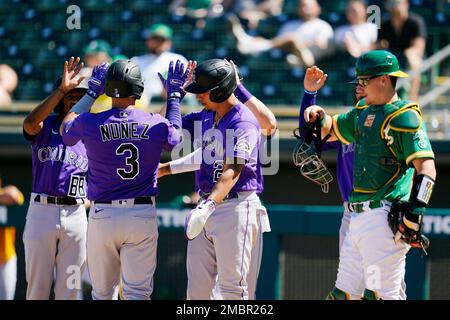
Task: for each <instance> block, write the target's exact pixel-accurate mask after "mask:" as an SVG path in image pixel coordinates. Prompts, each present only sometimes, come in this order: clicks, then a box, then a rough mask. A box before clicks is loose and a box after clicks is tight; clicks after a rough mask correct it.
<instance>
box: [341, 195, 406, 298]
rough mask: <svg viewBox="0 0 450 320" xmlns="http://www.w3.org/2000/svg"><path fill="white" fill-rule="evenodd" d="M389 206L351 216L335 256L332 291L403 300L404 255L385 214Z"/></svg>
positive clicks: (403, 249)
mask: <svg viewBox="0 0 450 320" xmlns="http://www.w3.org/2000/svg"><path fill="white" fill-rule="evenodd" d="M389 210H390V205H389V204H388V203H385V204H384V206H383V207H382V208H377V209H372V210H370V211H367V212H362V213H352V214H351V218H350V224H349V229H348V233H347V234H346V236H345V239H344V243H343V245H342V249H341V252H340V257H339V268H338V275H337V280H336V285H335V286H336V288H338V289H340V290H343V291H345V292H348V293H349V294H350V295H351V296H352V297H361V296H362V294H363V292H364V289H369V290H373V291H376V292H377V293H378V296H379V297H380V298H382V299H384V300H399V299H405V298H406V296H405V284H404V277H405V267H406V254H407V252H408V250H409V248H410V246H409V245H407V244H406V243H404V242H398V243H395V242H394V240H393V233H392V230H391V229H390V228H389V225H388V221H387V215H388V212H389Z"/></svg>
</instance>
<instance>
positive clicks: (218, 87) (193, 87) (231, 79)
mask: <svg viewBox="0 0 450 320" xmlns="http://www.w3.org/2000/svg"><path fill="white" fill-rule="evenodd" d="M235 89H236V74H235V72H234V68H233V66H232V65H231V64H230V63H229V62H228V61H226V60H222V59H210V60H206V61H203V62H202V63H200V64H199V65H198V66H197V67H196V68H195V70H194V75H193V81H192V82H191V83H190V84H189V85H188V86H186V88H184V90H185V91H186V92H190V93H194V94H198V93H205V92H207V91H209V90H211V92H210V94H209V99H210V100H211V101H213V102H223V101H225V100H226V99H228V97H229V96H231V94H232V93H233V92H234V90H235Z"/></svg>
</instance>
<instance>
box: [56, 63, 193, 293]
mask: <svg viewBox="0 0 450 320" xmlns="http://www.w3.org/2000/svg"><path fill="white" fill-rule="evenodd" d="M97 71H98V74H96V69H94V71H93V74H92V79H91V81H92V82H94V83H96V85H97V86H98V90H97V91H96V94H97V96H98V95H100V94H101V93H103V85H104V92H105V94H106V95H107V96H109V97H111V98H112V109H110V110H107V111H104V112H101V113H97V114H93V113H86V111H87V108H86V106H82V105H81V102H82V101H80V103H79V104H77V105H75V106H74V108H72V110H71V112H69V114H68V115H67V116H66V118H65V119H64V122H63V126H62V127H61V131H62V136H63V140H64V141H65V143H66V144H67V145H73V144H76V143H77V142H78V141H80V140H83V141H84V143H85V146H86V152H87V156H88V159H89V170H88V179H89V190H88V198H89V199H90V200H91V202H92V209H91V213H90V216H89V226H88V240H87V259H88V267H89V273H90V277H91V280H92V286H93V291H92V297H93V299H112V298H113V295H114V290H115V287H116V286H117V285H118V282H119V278H120V279H121V280H122V286H123V291H122V296H123V298H124V299H128V300H131V299H133V300H137V299H140V300H141V299H150V296H151V293H152V291H153V274H154V271H155V268H156V246H157V239H158V229H157V221H156V207H155V197H156V196H157V195H158V188H157V169H158V164H159V161H160V157H161V153H162V151H163V150H164V149H166V150H171V149H172V148H173V147H174V146H175V145H177V144H178V143H179V142H180V140H181V135H180V132H179V131H178V130H177V129H178V128H180V127H181V114H180V109H179V99H180V93H181V92H182V88H181V85H182V84H183V83H184V80H185V78H186V77H187V74H188V71H186V72H185V71H184V65H183V64H182V63H180V61H177V63H176V65H175V66H174V63H173V62H172V63H171V64H170V67H169V74H168V83H169V84H170V85H168V86H167V92H168V100H167V104H168V107H167V119H164V118H163V117H162V116H161V115H159V114H148V113H145V112H143V111H142V110H139V109H136V108H135V107H134V105H135V102H136V99H139V98H140V97H141V94H142V91H143V88H144V84H143V81H142V77H141V72H140V70H139V67H138V65H137V64H136V63H135V62H133V61H131V60H118V61H116V62H114V63H113V64H111V66H110V67H109V69H107V73H106V72H103V71H104V70H103V69H101V66H100V67H99V69H98V70H97ZM85 97H86V96H85ZM87 98H89V97H87ZM83 99H84V98H83ZM87 105H89V104H87Z"/></svg>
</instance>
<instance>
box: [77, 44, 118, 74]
mask: <svg viewBox="0 0 450 320" xmlns="http://www.w3.org/2000/svg"><path fill="white" fill-rule="evenodd" d="M83 60H84V65H85V68H90V71H92V68H94V66H96V65H97V64H100V63H102V62H108V63H111V61H112V59H111V46H110V45H109V43H108V42H106V41H104V40H93V41H91V42H90V43H89V44H88V45H87V46H86V47H85V48H84V59H83Z"/></svg>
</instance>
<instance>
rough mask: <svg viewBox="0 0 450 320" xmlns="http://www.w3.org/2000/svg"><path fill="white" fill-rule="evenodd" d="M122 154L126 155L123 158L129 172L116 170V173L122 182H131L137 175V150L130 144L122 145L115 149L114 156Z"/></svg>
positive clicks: (123, 169)
mask: <svg viewBox="0 0 450 320" xmlns="http://www.w3.org/2000/svg"><path fill="white" fill-rule="evenodd" d="M124 154H127V155H128V156H127V157H126V158H125V163H126V164H127V166H129V169H130V170H127V169H125V168H118V169H117V170H116V171H117V174H118V175H119V176H120V177H121V178H122V179H123V180H131V179H134V178H135V177H136V176H137V175H138V174H139V162H138V160H139V149H138V148H137V147H136V146H135V145H134V144H132V143H122V144H121V145H120V146H119V147H118V148H117V149H116V155H117V156H123V155H124Z"/></svg>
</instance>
